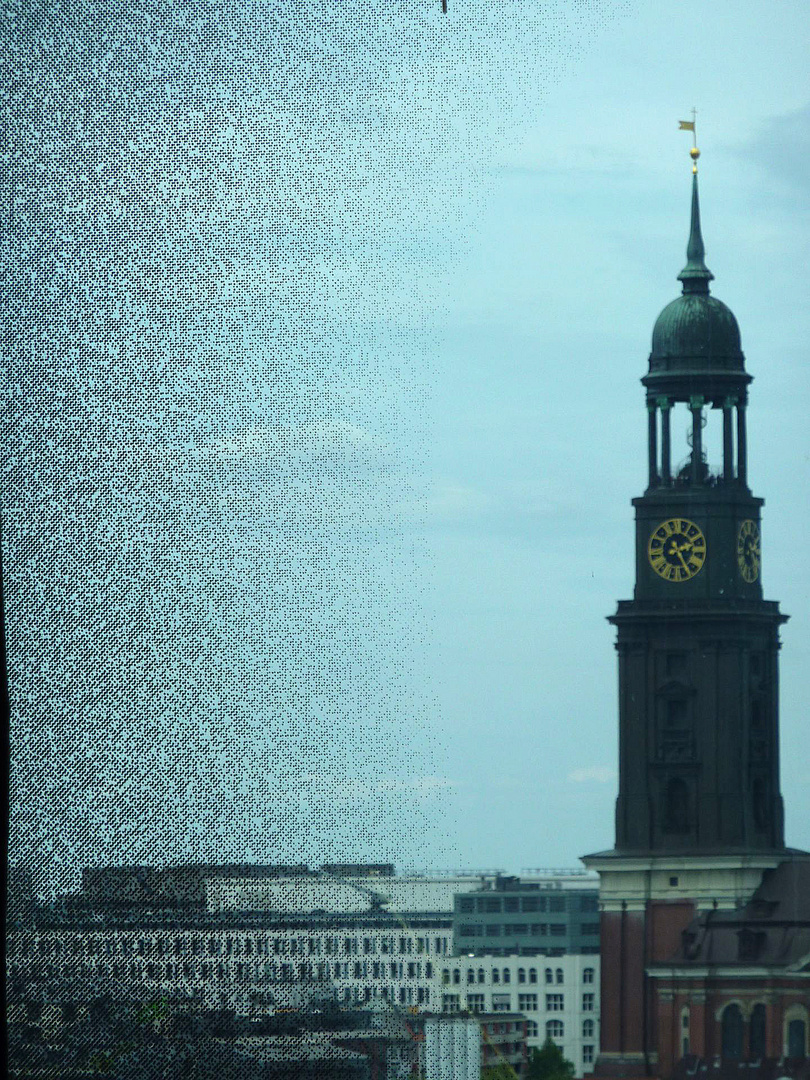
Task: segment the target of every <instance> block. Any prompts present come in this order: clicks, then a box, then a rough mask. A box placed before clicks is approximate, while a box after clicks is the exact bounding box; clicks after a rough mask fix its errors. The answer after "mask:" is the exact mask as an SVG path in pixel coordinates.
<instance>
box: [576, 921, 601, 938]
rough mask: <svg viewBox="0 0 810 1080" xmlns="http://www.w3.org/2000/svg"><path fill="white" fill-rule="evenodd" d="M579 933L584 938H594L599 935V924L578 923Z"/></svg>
mask: <svg viewBox="0 0 810 1080" xmlns="http://www.w3.org/2000/svg"><path fill="white" fill-rule="evenodd" d="M579 932H580V934H582V935H583V936H584V937H596V936H597V935H598V934H599V923H598V922H584V923H580V927H579Z"/></svg>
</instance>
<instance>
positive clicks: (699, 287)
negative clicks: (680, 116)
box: [678, 109, 714, 293]
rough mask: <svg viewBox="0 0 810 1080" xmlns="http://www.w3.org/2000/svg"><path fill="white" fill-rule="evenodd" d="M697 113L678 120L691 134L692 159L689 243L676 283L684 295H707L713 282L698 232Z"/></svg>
mask: <svg viewBox="0 0 810 1080" xmlns="http://www.w3.org/2000/svg"><path fill="white" fill-rule="evenodd" d="M696 118H697V112H696V110H695V109H692V119H691V120H680V121H679V124H680V130H681V131H691V132H692V149H691V150H690V151H689V156H690V157H691V159H692V220H691V223H690V229H689V243H688V244H687V245H686V266H685V267H684V268H683V270H681V272H680V274H678V281H682V282H683V291H684V293H708V291H709V282H710V281H713V280H714V274H713V273H712V272H711V270H710V269H709V268H708V266H707V265H706V263H705V261H704V260H705V254H706V252H705V249H704V247H703V235H702V233H701V231H700V201H699V199H698V178H697V162H698V158H699V157H700V151H699V150H698V148H697V135H696V132H695V126H696Z"/></svg>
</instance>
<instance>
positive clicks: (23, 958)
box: [8, 874, 599, 1076]
mask: <svg viewBox="0 0 810 1080" xmlns="http://www.w3.org/2000/svg"><path fill="white" fill-rule="evenodd" d="M573 876H574V875H572V877H573ZM559 879H560V875H558V876H557V878H556V880H558V881H559ZM522 880H524V881H525V880H526V878H525V877H523V878H522ZM538 880H546V875H544V876H543V877H542V878H540V876H539V875H538ZM492 882H493V876H492V875H483V874H482V875H475V876H473V875H430V876H428V875H424V876H422V875H404V876H402V877H393V876H382V877H379V878H377V877H371V876H362V875H355V876H352V877H351V878H349V877H347V876H345V875H344V876H342V877H335V876H333V875H316V874H307V875H301V874H297V875H295V876H289V877H275V878H267V879H259V880H255V879H242V878H227V877H223V876H219V877H217V876H214V877H211V878H208V877H206V878H205V882H204V885H205V887H204V891H203V890H200V892H201V895H199V896H198V897H197V898H196V901H195V902H196V903H197V907H196V909H195V910H193V911H192V910H184V911H180V910H176V911H173V912H171V911H168V910H163V911H158V910H153V911H151V912H148V911H143V912H142V913H140V914H138V913H135V912H132V911H129V912H126V913H124V908H123V907H121V908H120V909H119V908H116V907H115V906H114V905H113V907H110V908H107V909H103V910H102V906H101V905H100V906H99V907H97V908H96V907H93V906H92V905H90V906H85V907H84V908H81V907H76V908H75V909H74V910H73V912H72V913H71V914H69V915H67V916H64V915H63V916H62V917H61V922H60V920H59V919H56V917H55V916H54V919H53V920H52V921H51V924H50V926H51V928H49V929H45V928H44V926H43V924H42V920H39V921H40V926H39V928H37V929H19V930H15V931H12V932H11V934H10V935H9V938H8V973H9V976H10V978H11V980H12V981H13V980H15V979H16V980H17V982H18V983H19V984H21V985H25V987H26V990H25V996H26V997H27V996H29V992H30V994H31V995H32V996H33V998H36V997H37V996H38V997H39V999H40V1000H43V1001H47V1002H49V1003H51V1004H53V1003H57V1004H64V1005H70V1003H71V1001H73V1002H75V1001H76V1000H77V994H78V996H79V997H82V994H83V989H84V988H86V993H85V994H84V1000H85V1003H87V1001H89V1000H92V999H93V998H94V997H100V996H103V995H104V993H105V987H109V988H111V989H114V992H115V996H117V997H120V996H121V995H122V994H123V995H125V996H128V997H129V998H130V999H131V1000H132V1001H135V1002H140V1003H144V1004H145V1003H148V1002H153V1001H156V1000H159V999H162V998H165V999H166V1001H167V1002H169V1003H170V1007H178V1008H184V1007H186V1006H185V1005H184V1004H183V1003H186V1004H187V1006H188V1007H190V1008H192V1009H194V1008H200V1009H207V1010H229V1011H233V1012H235V1013H236V1014H237V1015H242V1016H260V1015H262V1014H265V1015H266V1014H268V1013H272V1012H274V1011H276V1010H284V1009H298V1008H302V1007H306V1006H307V1005H309V1004H310V1003H317V1001H318V1000H331V1001H336V1002H338V1003H341V1004H343V1005H346V1006H352V1007H358V1006H359V1007H361V1008H369V1009H373V1010H376V1011H382V1012H384V1011H386V1010H389V1009H390V1010H392V1011H394V1012H399V1010H408V1009H414V1010H420V1011H425V1012H430V1013H436V1012H440V1013H443V1012H450V1013H457V1012H469V1013H472V1014H476V1013H498V1012H503V1013H521V1014H523V1015H524V1016H525V1017H526V1019H527V1022H528V1032H529V1038H528V1045H529V1047H530V1048H532V1047H534V1046H540V1045H541V1044H542V1043H543V1041H544V1040H545V1038H546V1036H547V1035H549V1036H551V1038H552V1039H553V1040H554V1041H555V1042H556V1043H557V1044H558V1045H559V1046H560V1048H561V1049H562V1051H563V1053H564V1055H565V1056H566V1057H567V1058H568V1059H569V1060H570V1061H572V1062H573V1063H574V1065H575V1068H576V1075H577V1076H582V1075H583V1074H587V1073H589V1072H591V1071H592V1066H593V1061H594V1060H595V1055H596V1053H597V1048H598V1042H599V957H598V956H596V955H576V954H565V955H562V956H544V955H519V956H518V955H506V956H490V955H485V956H477V955H476V956H467V955H465V956H454V955H453V931H452V925H453V922H452V918H453V906H454V905H453V897H454V896H455V895H457V894H458V893H465V892H473V891H476V892H477V891H478V890H481V889H482V887H483V888H484V889H488V890H491V889H492V887H493V885H492ZM588 884H590V881H589V882H588ZM582 886H583V881H582V878H581V876H579V875H577V876H575V880H574V881H572V887H573V888H581V887H582ZM561 887H562V888H565V887H566V885H565V884H562V883H561ZM116 903H117V901H116ZM116 912H118V913H116ZM57 923H59V925H57ZM71 995H73V997H72V998H71ZM171 1003H176V1004H175V1005H174V1006H172V1005H171Z"/></svg>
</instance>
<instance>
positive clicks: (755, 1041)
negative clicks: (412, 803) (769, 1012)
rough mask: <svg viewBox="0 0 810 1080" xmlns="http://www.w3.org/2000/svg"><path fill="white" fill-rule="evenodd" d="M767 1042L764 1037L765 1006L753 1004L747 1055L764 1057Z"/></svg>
mask: <svg viewBox="0 0 810 1080" xmlns="http://www.w3.org/2000/svg"><path fill="white" fill-rule="evenodd" d="M766 1046H767V1043H766V1039H765V1006H764V1005H762V1004H761V1003H760V1004H759V1005H755V1006H754V1008H753V1010H752V1012H751V1031H750V1034H749V1057H751V1058H753V1059H756V1058H763V1057H765V1049H766Z"/></svg>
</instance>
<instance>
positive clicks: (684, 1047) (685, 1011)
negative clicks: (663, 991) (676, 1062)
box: [681, 1005, 689, 1057]
mask: <svg viewBox="0 0 810 1080" xmlns="http://www.w3.org/2000/svg"><path fill="white" fill-rule="evenodd" d="M688 1053H689V1006H688V1005H684V1007H683V1008H682V1009H681V1057H686V1055H687V1054H688Z"/></svg>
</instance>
